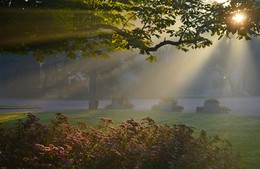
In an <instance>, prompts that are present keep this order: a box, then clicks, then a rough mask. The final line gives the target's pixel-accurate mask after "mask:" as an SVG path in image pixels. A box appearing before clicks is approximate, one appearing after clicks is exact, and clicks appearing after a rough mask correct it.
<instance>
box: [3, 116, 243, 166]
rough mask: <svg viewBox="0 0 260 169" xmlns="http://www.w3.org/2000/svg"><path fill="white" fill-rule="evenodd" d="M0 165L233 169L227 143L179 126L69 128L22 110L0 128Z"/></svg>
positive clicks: (130, 123) (108, 123)
mask: <svg viewBox="0 0 260 169" xmlns="http://www.w3.org/2000/svg"><path fill="white" fill-rule="evenodd" d="M0 167H2V168H7V169H9V168H10V169H16V168H28V169H30V168H33V169H34V168H37V169H41V168H42V169H48V168H50V169H56V168H59V169H78V168H87V169H167V168H169V169H175V168H176V169H209V168H212V169H214V168H218V169H221V168H223V169H224V168H227V169H232V168H234V169H239V168H240V165H239V155H238V154H236V153H235V152H234V151H233V150H232V147H231V144H230V143H229V142H227V141H225V140H221V139H219V138H218V137H215V138H209V137H207V136H206V133H205V132H204V131H201V133H200V134H199V136H197V137H194V136H193V128H192V127H188V126H185V125H173V126H167V125H159V124H157V123H155V122H154V120H152V119H151V118H145V119H143V120H142V121H141V122H140V123H139V122H136V121H134V120H133V119H130V120H127V121H125V122H122V123H121V124H120V125H119V126H117V127H115V126H114V125H113V122H112V120H111V119H101V120H100V125H99V127H98V128H97V129H96V128H91V127H88V126H86V125H85V124H84V123H83V122H80V127H77V126H73V125H71V124H70V123H69V122H68V118H67V117H66V116H64V115H62V114H61V113H57V115H56V118H55V119H53V120H52V122H51V123H50V125H44V124H42V123H40V121H39V119H38V118H36V117H35V116H34V115H32V114H28V118H27V119H26V120H25V121H18V122H17V125H16V126H15V127H14V128H5V127H0Z"/></svg>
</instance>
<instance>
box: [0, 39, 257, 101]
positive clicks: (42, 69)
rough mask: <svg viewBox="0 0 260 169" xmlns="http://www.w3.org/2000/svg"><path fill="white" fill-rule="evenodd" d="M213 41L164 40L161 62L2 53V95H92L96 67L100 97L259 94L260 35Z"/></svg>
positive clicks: (135, 56) (126, 55)
mask: <svg viewBox="0 0 260 169" xmlns="http://www.w3.org/2000/svg"><path fill="white" fill-rule="evenodd" d="M214 42H215V43H213V44H214V45H212V46H210V47H208V48H203V49H196V50H190V51H189V52H183V51H179V50H177V49H176V48H175V47H172V46H165V47H163V48H161V49H160V50H159V51H157V52H156V53H153V54H154V55H155V56H157V57H158V63H150V62H148V61H147V60H146V57H147V56H145V55H140V54H139V53H138V52H136V51H121V52H113V53H110V54H109V56H110V57H109V58H99V57H97V58H82V57H80V56H79V57H78V58H76V59H68V58H66V56H65V55H64V54H62V53H61V54H60V55H59V56H58V57H49V58H47V59H46V60H45V62H44V63H38V62H36V61H35V59H34V58H33V56H26V57H24V56H19V55H1V57H0V61H1V62H0V63H1V67H0V69H1V73H0V86H1V89H0V90H1V95H0V97H13V98H38V99H83V100H84V99H89V97H90V96H89V93H90V86H89V83H90V71H91V70H95V71H96V73H97V75H96V76H97V77H96V87H97V94H98V99H110V98H111V97H113V96H118V95H124V96H127V97H128V98H130V99H159V98H161V97H176V98H182V97H245V96H246V97H248V96H259V94H260V89H258V86H259V84H260V78H259V77H260V76H259V72H260V69H259V66H258V65H256V63H257V62H258V61H259V57H258V55H259V51H258V50H257V46H259V43H260V42H259V39H254V40H253V41H250V42H244V41H237V40H235V39H221V40H214Z"/></svg>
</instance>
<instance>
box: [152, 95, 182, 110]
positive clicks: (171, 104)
mask: <svg viewBox="0 0 260 169" xmlns="http://www.w3.org/2000/svg"><path fill="white" fill-rule="evenodd" d="M183 109H184V108H183V106H179V105H178V100H177V99H175V98H171V97H163V98H161V101H160V102H159V104H155V105H153V106H152V110H162V111H174V112H181V111H182V110H183Z"/></svg>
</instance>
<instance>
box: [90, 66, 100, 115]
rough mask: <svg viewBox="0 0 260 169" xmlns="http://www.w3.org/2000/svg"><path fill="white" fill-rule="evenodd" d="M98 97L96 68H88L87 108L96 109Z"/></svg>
mask: <svg viewBox="0 0 260 169" xmlns="http://www.w3.org/2000/svg"><path fill="white" fill-rule="evenodd" d="M97 108H98V98H97V71H96V68H92V69H91V70H90V80H89V110H97Z"/></svg>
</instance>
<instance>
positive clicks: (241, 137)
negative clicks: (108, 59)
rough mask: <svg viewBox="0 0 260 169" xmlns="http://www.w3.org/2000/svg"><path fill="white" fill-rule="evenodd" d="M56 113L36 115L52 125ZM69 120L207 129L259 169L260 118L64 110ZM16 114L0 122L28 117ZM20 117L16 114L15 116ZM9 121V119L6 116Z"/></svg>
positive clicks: (244, 161) (245, 164) (247, 165)
mask: <svg viewBox="0 0 260 169" xmlns="http://www.w3.org/2000/svg"><path fill="white" fill-rule="evenodd" d="M55 113H57V111H55V112H52V111H48V112H35V115H36V116H37V117H38V118H39V119H40V120H41V121H42V122H43V123H49V122H50V119H51V118H53V117H54V116H55ZM62 113H63V114H64V115H66V116H68V117H69V119H70V121H71V122H72V123H73V124H77V123H78V121H81V122H85V123H86V124H87V125H89V126H96V127H97V125H98V122H99V120H100V119H101V118H111V119H113V121H114V122H115V124H119V123H120V122H122V121H125V120H129V119H131V118H134V120H136V121H141V119H143V118H146V117H150V118H152V119H154V120H155V121H156V122H158V123H159V124H168V125H172V124H185V125H188V126H193V127H195V132H196V133H197V135H199V131H200V130H205V131H206V133H207V134H208V135H210V136H214V135H218V136H220V138H223V139H227V140H229V141H230V142H231V143H232V145H233V147H234V149H235V150H238V151H239V152H240V154H241V156H242V160H241V161H242V166H243V167H244V168H248V169H257V168H259V167H260V162H259V159H258V157H259V156H260V135H259V133H260V116H235V115H228V114H216V115H212V114H210V115H209V114H191V113H174V112H162V111H161V112H159V111H134V110H97V111H86V110H73V111H71V110H70V111H62ZM12 114H14V113H2V114H0V121H1V122H2V123H5V124H6V125H13V124H14V121H16V120H17V119H19V118H25V117H26V114H24V113H21V115H20V116H15V117H14V116H13V117H14V119H15V120H13V119H12ZM16 114H17V113H16ZM7 116H8V117H9V118H6V117H7Z"/></svg>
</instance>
